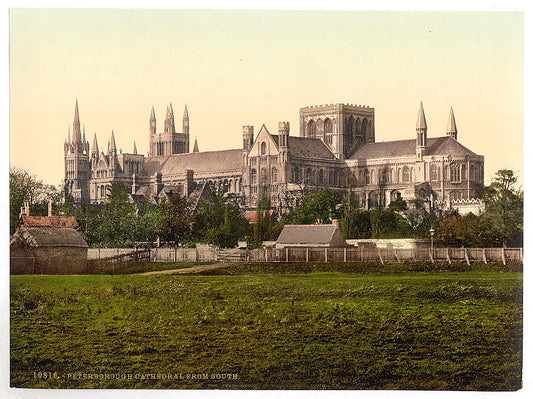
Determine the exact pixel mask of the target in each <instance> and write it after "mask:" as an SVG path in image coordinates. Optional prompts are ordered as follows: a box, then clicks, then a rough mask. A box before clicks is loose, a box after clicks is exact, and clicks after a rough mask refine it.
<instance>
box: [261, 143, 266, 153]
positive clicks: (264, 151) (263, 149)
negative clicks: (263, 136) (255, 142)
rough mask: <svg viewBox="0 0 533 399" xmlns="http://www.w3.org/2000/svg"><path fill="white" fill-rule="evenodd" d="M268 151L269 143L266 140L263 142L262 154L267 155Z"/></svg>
mask: <svg viewBox="0 0 533 399" xmlns="http://www.w3.org/2000/svg"><path fill="white" fill-rule="evenodd" d="M266 152H267V143H265V142H264V141H263V142H262V143H261V155H265V154H266Z"/></svg>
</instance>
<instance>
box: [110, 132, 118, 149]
mask: <svg viewBox="0 0 533 399" xmlns="http://www.w3.org/2000/svg"><path fill="white" fill-rule="evenodd" d="M109 151H115V152H116V151H117V145H116V144H115V132H114V131H113V130H111V143H110V144H109Z"/></svg>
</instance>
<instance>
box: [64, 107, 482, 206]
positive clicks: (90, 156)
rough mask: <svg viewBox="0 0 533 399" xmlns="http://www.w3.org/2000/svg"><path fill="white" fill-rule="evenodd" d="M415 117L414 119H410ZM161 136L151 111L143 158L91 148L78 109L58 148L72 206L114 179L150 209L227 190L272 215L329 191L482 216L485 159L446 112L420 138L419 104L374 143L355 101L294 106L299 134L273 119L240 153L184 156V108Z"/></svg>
mask: <svg viewBox="0 0 533 399" xmlns="http://www.w3.org/2000/svg"><path fill="white" fill-rule="evenodd" d="M413 119H414V118H413ZM163 126H164V128H163V131H158V129H157V118H156V114H155V110H154V108H153V107H152V110H151V114H150V118H149V131H148V133H149V144H150V146H149V148H150V152H149V153H148V155H147V156H145V155H142V154H138V153H137V148H136V144H135V143H133V152H132V153H123V152H122V151H118V152H117V145H116V142H115V136H114V132H111V138H110V140H109V142H108V145H107V148H99V146H98V140H97V137H96V134H95V135H94V138H93V144H92V147H89V142H88V141H87V139H86V135H85V128H83V130H82V129H81V127H80V117H79V110H78V102H77V101H76V106H75V111H74V122H73V128H72V137H71V134H70V129H69V134H68V139H67V140H66V141H65V144H64V152H65V186H66V187H67V189H68V192H69V193H70V195H71V197H72V199H73V200H74V202H78V203H80V202H90V203H94V204H96V203H103V202H105V201H106V195H107V190H108V188H109V187H110V186H111V184H112V183H113V182H114V181H121V182H124V183H125V184H126V186H127V187H128V188H129V189H130V190H131V198H132V200H133V201H140V200H143V199H145V200H148V201H150V202H152V203H157V202H159V201H161V200H162V199H164V198H165V197H166V196H167V195H168V194H169V193H170V192H172V193H179V194H180V195H182V196H186V197H188V198H189V199H191V200H193V201H194V200H198V198H199V196H201V194H202V192H204V191H205V190H206V189H215V190H218V191H219V192H221V193H224V195H225V196H227V197H228V199H229V200H230V201H232V202H233V203H235V204H237V205H239V206H240V207H241V208H242V209H243V210H254V209H256V206H257V202H258V200H259V199H261V198H264V196H267V197H268V198H269V199H270V202H271V206H272V208H273V210H274V211H275V212H276V213H277V214H278V215H279V214H283V213H285V212H288V211H290V210H291V209H293V208H294V207H295V206H297V205H298V203H299V201H300V200H301V198H302V197H303V195H305V193H306V192H310V191H317V190H319V189H321V188H328V189H331V190H335V191H338V192H340V193H341V194H343V195H347V194H348V193H349V191H350V190H352V191H353V192H354V193H355V195H356V198H357V201H358V203H359V205H360V206H361V207H363V208H367V209H370V208H373V207H376V206H378V205H380V204H381V205H384V206H386V205H388V204H389V203H390V202H391V201H394V200H396V199H399V198H403V199H404V200H412V199H418V200H420V202H421V203H422V204H424V206H425V207H426V209H428V210H431V209H451V208H458V209H467V210H473V211H476V210H479V209H480V208H481V207H482V203H481V202H480V201H479V200H478V199H476V193H477V192H478V190H479V189H481V188H482V187H483V181H484V158H483V156H481V155H477V154H475V153H474V152H472V151H471V150H469V149H467V148H466V147H464V146H463V145H462V144H460V143H459V141H458V132H457V126H456V122H455V117H454V114H453V109H451V110H450V115H449V121H448V126H447V129H446V131H444V129H443V133H445V134H443V135H442V136H439V137H429V138H428V137H427V132H428V126H427V123H426V117H425V114H424V108H423V106H422V103H421V104H420V108H419V111H418V119H417V122H416V129H414V130H413V138H412V139H406V140H397V141H388V142H376V140H375V128H374V126H375V117H374V109H373V108H371V107H368V106H362V105H353V104H349V105H348V104H330V105H320V106H311V107H305V108H301V109H300V126H299V128H300V135H299V136H294V135H291V134H290V124H289V123H288V122H280V123H279V125H278V131H277V134H274V133H271V132H270V131H269V130H268V129H267V127H266V126H265V125H263V126H261V128H260V129H259V131H258V132H257V134H256V133H255V131H254V126H244V127H243V131H242V139H243V145H242V148H238V149H230V150H222V151H207V152H199V151H198V143H197V142H196V141H195V143H194V147H193V152H189V143H190V131H189V114H188V110H187V107H186V106H185V110H184V113H183V125H182V132H181V133H179V132H176V126H175V118H174V111H173V108H172V105H171V104H170V105H169V106H168V107H167V110H166V115H165V120H164V123H163Z"/></svg>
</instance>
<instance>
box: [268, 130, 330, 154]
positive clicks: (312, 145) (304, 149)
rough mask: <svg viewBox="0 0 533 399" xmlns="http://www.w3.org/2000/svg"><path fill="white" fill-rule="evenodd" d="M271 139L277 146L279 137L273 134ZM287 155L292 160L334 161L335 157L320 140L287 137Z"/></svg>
mask: <svg viewBox="0 0 533 399" xmlns="http://www.w3.org/2000/svg"><path fill="white" fill-rule="evenodd" d="M272 138H273V139H274V141H275V142H276V145H278V146H279V135H278V134H273V135H272ZM288 144H289V155H290V156H291V157H292V158H310V159H336V158H335V155H333V153H332V152H331V151H330V149H329V148H328V147H327V146H326V144H324V142H323V141H322V140H320V139H315V138H310V137H297V136H289V143H288Z"/></svg>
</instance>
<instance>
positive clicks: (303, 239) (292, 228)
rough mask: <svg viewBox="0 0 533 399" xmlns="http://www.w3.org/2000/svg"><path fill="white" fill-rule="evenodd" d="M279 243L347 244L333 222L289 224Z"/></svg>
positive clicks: (284, 228)
mask: <svg viewBox="0 0 533 399" xmlns="http://www.w3.org/2000/svg"><path fill="white" fill-rule="evenodd" d="M276 243H277V244H283V245H311V246H312V245H322V246H323V245H329V246H345V245H346V241H345V240H344V238H343V237H342V233H341V231H340V230H339V229H338V228H337V227H336V226H335V225H333V224H287V225H285V226H284V227H283V230H282V231H281V233H280V235H279V237H278V240H277V241H276Z"/></svg>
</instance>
